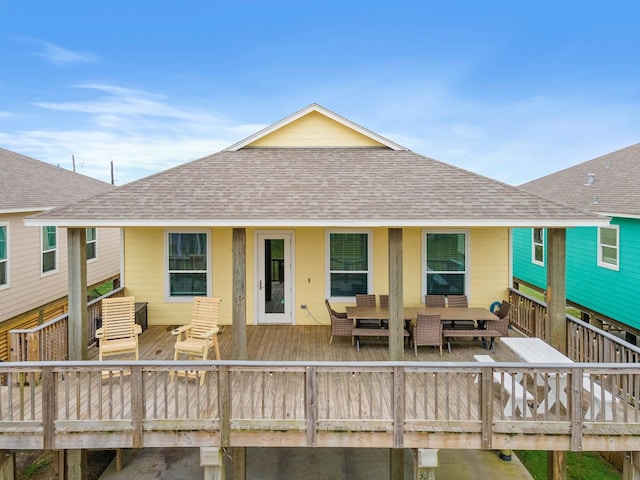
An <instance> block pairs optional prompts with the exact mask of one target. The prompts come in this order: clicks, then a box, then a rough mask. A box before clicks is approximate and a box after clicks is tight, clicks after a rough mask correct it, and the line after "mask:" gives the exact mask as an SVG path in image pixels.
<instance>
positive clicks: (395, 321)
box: [389, 228, 404, 362]
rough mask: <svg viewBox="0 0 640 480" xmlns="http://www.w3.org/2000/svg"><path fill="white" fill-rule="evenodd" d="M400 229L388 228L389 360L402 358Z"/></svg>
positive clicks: (402, 324)
mask: <svg viewBox="0 0 640 480" xmlns="http://www.w3.org/2000/svg"><path fill="white" fill-rule="evenodd" d="M403 296H404V294H403V290H402V229H401V228H390V229H389V360H390V361H392V362H394V361H396V362H400V361H403V360H404V308H403Z"/></svg>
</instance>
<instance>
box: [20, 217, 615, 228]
mask: <svg viewBox="0 0 640 480" xmlns="http://www.w3.org/2000/svg"><path fill="white" fill-rule="evenodd" d="M24 223H25V225H26V226H27V227H40V226H48V225H52V226H59V227H69V228H73V227H86V226H87V225H91V226H95V227H104V228H122V227H165V228H180V227H202V228H213V227H230V228H231V227H242V228H252V227H266V228H295V227H323V228H348V227H355V228H377V227H400V228H401V227H424V228H471V227H509V228H533V227H540V228H573V227H607V226H609V219H608V218H606V219H602V220H598V219H595V218H594V219H591V220H585V219H582V220H578V219H574V220H572V219H565V220H552V221H550V220H544V219H537V220H531V219H529V220H526V219H525V220H505V219H503V218H502V219H491V218H489V219H483V220H477V219H473V220H472V219H464V218H462V219H457V220H425V219H420V220H415V219H410V220H407V219H395V220H380V219H376V220H372V219H359V218H354V219H331V218H330V219H326V220H309V219H302V220H293V219H251V220H247V219H224V220H220V219H193V220H142V219H132V220H118V219H111V220H96V219H90V218H87V219H65V218H58V219H52V218H47V219H43V220H39V219H35V218H34V219H25V220H24Z"/></svg>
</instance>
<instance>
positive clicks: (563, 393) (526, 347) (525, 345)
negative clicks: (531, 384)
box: [502, 337, 573, 413]
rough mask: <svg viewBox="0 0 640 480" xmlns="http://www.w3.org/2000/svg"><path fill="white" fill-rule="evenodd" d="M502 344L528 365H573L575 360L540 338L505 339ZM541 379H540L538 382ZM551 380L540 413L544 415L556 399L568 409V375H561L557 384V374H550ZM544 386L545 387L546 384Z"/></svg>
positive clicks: (540, 406) (539, 409)
mask: <svg viewBox="0 0 640 480" xmlns="http://www.w3.org/2000/svg"><path fill="white" fill-rule="evenodd" d="M502 343H504V344H505V345H506V346H507V347H509V348H510V349H511V350H513V352H514V353H515V354H516V355H518V357H520V358H521V359H522V360H523V361H525V362H527V363H573V360H571V359H570V358H569V357H567V356H566V355H564V354H563V353H561V352H559V351H558V350H556V349H555V348H553V347H552V346H551V345H549V344H548V343H546V342H545V341H544V340H542V339H540V338H529V337H524V338H514V337H505V338H503V339H502ZM540 378H541V377H538V381H540ZM549 378H550V379H551V380H553V381H549V382H548V385H549V392H548V393H547V397H546V399H545V400H543V401H542V402H540V405H539V406H538V410H537V412H538V413H543V412H544V411H545V408H549V409H550V408H551V407H552V406H553V405H554V404H555V402H556V399H557V400H558V401H559V402H560V404H561V405H563V406H564V407H565V408H567V375H566V374H559V375H558V379H557V380H558V381H557V382H556V375H555V374H553V373H550V374H549ZM542 384H543V385H544V382H543V383H542ZM545 402H546V403H545Z"/></svg>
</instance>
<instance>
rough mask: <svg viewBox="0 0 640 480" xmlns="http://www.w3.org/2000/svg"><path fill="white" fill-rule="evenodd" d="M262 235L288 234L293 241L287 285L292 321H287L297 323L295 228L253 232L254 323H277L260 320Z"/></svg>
mask: <svg viewBox="0 0 640 480" xmlns="http://www.w3.org/2000/svg"><path fill="white" fill-rule="evenodd" d="M261 235H265V236H273V237H276V238H280V237H285V236H288V237H289V239H290V241H291V243H290V245H289V250H290V251H289V257H290V258H289V267H290V272H289V278H290V280H289V283H287V284H286V285H287V286H288V287H290V291H291V294H290V297H291V299H290V312H289V314H290V315H291V319H290V320H291V321H290V322H287V323H286V324H287V325H295V324H296V279H295V274H296V264H295V258H296V256H295V248H296V232H295V230H255V231H254V234H253V259H254V260H253V281H254V285H253V289H254V292H255V293H254V295H253V306H254V309H253V311H254V318H253V324H254V325H270V324H274V325H276V324H275V323H271V322H260V321H259V320H260V300H259V298H258V296H259V292H258V287H257V285H256V283H257V280H258V278H260V272H259V269H260V265H259V264H258V263H259V262H258V259H259V255H258V251H259V248H260V246H259V245H258V243H259V242H258V238H259V236H261ZM285 251H286V248H285Z"/></svg>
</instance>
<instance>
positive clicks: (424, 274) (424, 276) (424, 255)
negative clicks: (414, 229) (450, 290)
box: [420, 228, 471, 302]
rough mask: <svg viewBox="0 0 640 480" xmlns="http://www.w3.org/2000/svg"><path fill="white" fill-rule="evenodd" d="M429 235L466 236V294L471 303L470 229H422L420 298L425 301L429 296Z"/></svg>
mask: <svg viewBox="0 0 640 480" xmlns="http://www.w3.org/2000/svg"><path fill="white" fill-rule="evenodd" d="M429 233H456V234H458V233H462V234H464V262H465V265H464V294H465V295H466V296H467V299H468V300H469V302H471V293H470V291H469V285H470V277H471V271H470V267H471V248H470V245H471V231H470V230H468V229H455V230H447V229H427V228H424V229H422V232H421V236H422V241H421V254H420V262H421V263H420V272H421V273H420V277H421V280H420V281H421V289H422V296H421V297H420V298H422V299H424V297H425V295H426V294H427V235H428V234H429Z"/></svg>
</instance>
